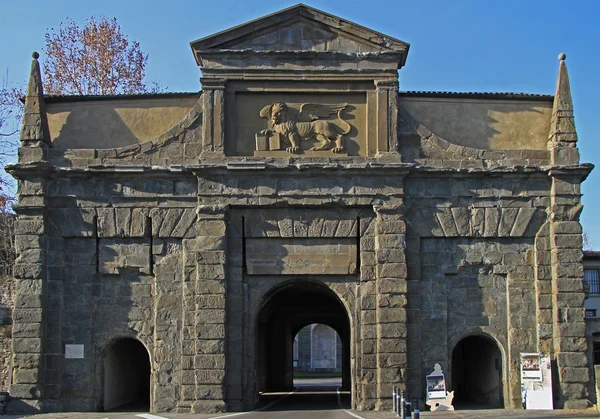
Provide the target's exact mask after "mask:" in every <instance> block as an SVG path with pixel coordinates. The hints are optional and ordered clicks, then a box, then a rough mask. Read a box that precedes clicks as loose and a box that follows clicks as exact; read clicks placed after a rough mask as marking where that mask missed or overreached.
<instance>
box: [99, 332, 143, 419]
mask: <svg viewBox="0 0 600 419" xmlns="http://www.w3.org/2000/svg"><path fill="white" fill-rule="evenodd" d="M119 408H125V409H136V410H137V409H139V410H145V411H148V410H149V408H150V357H149V355H148V351H147V350H146V348H145V347H144V345H143V344H142V343H141V342H140V341H138V340H136V339H130V338H125V339H120V340H118V341H116V342H114V343H113V344H112V345H110V346H109V347H108V349H107V351H106V356H105V357H104V410H113V409H119Z"/></svg>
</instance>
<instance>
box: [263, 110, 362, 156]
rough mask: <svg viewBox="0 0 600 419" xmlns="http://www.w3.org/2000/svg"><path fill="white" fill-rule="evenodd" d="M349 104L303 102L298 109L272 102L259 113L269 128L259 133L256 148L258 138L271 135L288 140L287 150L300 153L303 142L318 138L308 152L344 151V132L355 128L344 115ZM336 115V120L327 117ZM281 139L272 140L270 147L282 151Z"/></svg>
mask: <svg viewBox="0 0 600 419" xmlns="http://www.w3.org/2000/svg"><path fill="white" fill-rule="evenodd" d="M347 106H348V104H347V103H341V104H317V103H304V104H302V105H301V106H300V111H299V112H298V111H296V110H294V109H291V108H290V107H289V106H288V104H287V103H285V102H273V103H271V104H270V105H267V106H265V107H264V108H262V110H261V111H260V116H261V117H262V118H265V119H266V120H268V122H269V128H267V129H264V130H262V131H260V132H258V133H257V134H256V135H257V148H258V147H259V145H258V144H259V137H266V138H269V137H273V136H276V135H278V137H279V140H280V142H283V143H285V150H286V151H287V152H288V153H292V154H298V153H300V152H302V151H305V150H304V148H303V147H302V142H303V141H309V140H316V143H315V144H314V145H313V146H312V147H311V148H310V149H309V151H323V150H329V151H332V152H334V153H341V152H343V151H344V135H347V134H349V133H350V131H351V130H352V126H351V125H350V124H349V123H348V122H347V121H346V120H345V119H344V117H343V114H342V112H343V110H344V109H345V108H346V107H347ZM334 115H337V119H335V120H333V121H332V120H326V119H325V118H331V117H333V116H334ZM334 122H335V123H334ZM269 139H270V138H269ZM280 142H279V141H271V140H270V141H269V144H270V147H269V149H270V150H282V149H283V147H284V146H282V145H281V144H280ZM258 149H260V148H258Z"/></svg>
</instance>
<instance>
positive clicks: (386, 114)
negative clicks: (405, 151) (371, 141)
mask: <svg viewBox="0 0 600 419" xmlns="http://www.w3.org/2000/svg"><path fill="white" fill-rule="evenodd" d="M375 86H376V98H377V99H376V100H377V116H378V120H377V155H381V154H385V153H398V104H397V102H398V80H385V81H384V80H381V81H377V82H375Z"/></svg>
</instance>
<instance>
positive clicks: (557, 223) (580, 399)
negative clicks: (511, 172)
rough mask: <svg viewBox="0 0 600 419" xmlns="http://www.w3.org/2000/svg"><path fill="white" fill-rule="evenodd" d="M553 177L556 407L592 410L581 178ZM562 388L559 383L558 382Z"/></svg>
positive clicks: (562, 174) (555, 173)
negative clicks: (587, 352)
mask: <svg viewBox="0 0 600 419" xmlns="http://www.w3.org/2000/svg"><path fill="white" fill-rule="evenodd" d="M550 176H551V177H552V189H551V214H550V226H549V228H550V230H549V237H550V254H551V267H552V269H551V275H552V334H553V351H554V359H555V361H556V369H555V372H557V373H558V377H556V379H557V380H558V385H557V386H556V387H557V388H555V404H556V405H557V406H558V407H563V406H564V407H565V408H569V409H583V408H586V407H587V403H588V401H587V383H588V382H589V380H590V375H589V369H588V368H587V355H586V350H587V342H586V339H585V318H584V317H585V310H584V308H583V301H584V299H585V293H584V290H583V281H582V277H583V265H582V263H581V259H582V257H583V252H582V238H581V225H580V224H579V215H580V212H581V209H582V206H581V203H580V202H581V193H580V182H581V176H580V175H577V174H570V173H568V172H566V173H565V172H562V171H560V170H555V171H551V172H550ZM555 383H556V381H555Z"/></svg>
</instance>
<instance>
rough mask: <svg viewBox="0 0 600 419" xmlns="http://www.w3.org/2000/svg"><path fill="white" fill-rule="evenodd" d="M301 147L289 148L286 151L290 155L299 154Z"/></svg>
mask: <svg viewBox="0 0 600 419" xmlns="http://www.w3.org/2000/svg"><path fill="white" fill-rule="evenodd" d="M298 150H300V147H288V148H286V149H285V151H287V152H288V153H292V154H297V153H298Z"/></svg>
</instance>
